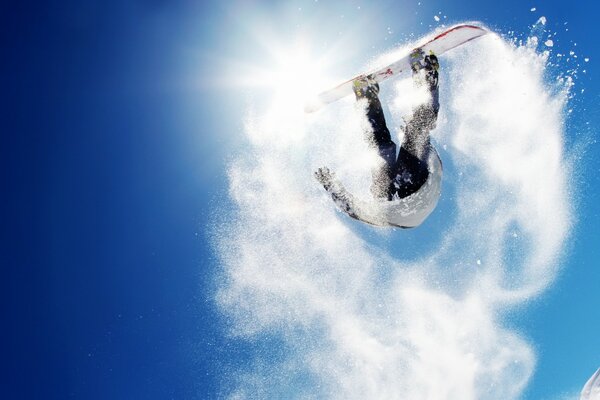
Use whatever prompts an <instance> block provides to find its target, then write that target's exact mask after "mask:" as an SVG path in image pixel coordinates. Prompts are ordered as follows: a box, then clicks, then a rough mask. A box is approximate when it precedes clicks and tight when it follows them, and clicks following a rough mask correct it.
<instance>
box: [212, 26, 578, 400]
mask: <svg viewBox="0 0 600 400" xmlns="http://www.w3.org/2000/svg"><path fill="white" fill-rule="evenodd" d="M545 61H546V60H545V58H544V56H543V55H539V54H536V53H535V52H534V51H533V50H532V49H530V48H527V47H513V46H512V45H510V44H508V43H506V42H504V41H503V40H502V39H500V38H499V37H496V36H491V35H490V36H488V37H484V38H482V39H479V40H477V41H473V42H472V43H469V44H468V45H465V46H463V47H461V48H459V49H455V50H454V51H453V52H451V54H449V55H448V56H443V57H442V59H441V63H442V75H441V91H442V99H441V103H442V111H441V115H440V119H439V122H438V128H437V129H436V131H435V132H434V138H433V141H434V143H435V144H437V145H438V147H440V148H441V147H442V146H443V145H447V149H448V152H446V153H444V154H445V157H446V158H445V160H444V161H445V163H446V174H445V180H446V183H445V192H444V193H443V194H442V196H447V197H446V204H447V205H446V206H445V208H444V209H443V210H440V211H443V212H445V213H446V214H445V217H444V218H445V219H446V220H452V223H449V224H447V225H446V226H444V227H442V228H440V229H443V230H444V231H443V232H435V231H434V230H435V229H436V227H435V226H432V225H428V226H427V227H421V228H418V229H420V230H421V231H418V230H416V231H382V230H375V228H367V227H365V228H363V227H361V226H360V225H359V224H358V223H356V222H354V221H352V220H350V219H349V218H347V217H346V216H345V215H344V214H341V213H339V212H337V211H336V210H335V208H334V206H333V203H332V202H331V201H330V199H328V198H327V196H326V194H325V193H324V192H323V191H322V190H321V189H320V188H319V187H318V185H317V183H316V182H315V181H314V180H313V178H312V171H313V170H314V169H315V168H316V167H318V166H322V165H328V166H330V167H332V169H333V170H335V171H336V173H337V174H338V176H339V178H340V179H341V180H342V181H344V183H346V184H347V186H348V187H349V189H350V190H352V191H354V192H355V193H357V194H358V195H359V196H363V197H366V196H369V191H368V187H369V179H370V176H369V165H370V163H371V162H372V159H373V157H372V154H371V153H370V152H369V149H368V148H367V145H366V144H365V143H364V142H363V141H361V140H360V138H361V136H362V131H361V118H360V115H359V112H358V111H357V110H356V109H355V107H354V106H353V102H354V101H353V99H348V100H345V101H341V102H338V103H336V104H333V105H330V106H328V107H327V109H325V110H323V111H321V112H320V113H318V114H316V115H311V116H309V117H308V119H307V120H306V119H305V118H306V117H305V116H303V115H302V114H301V110H300V111H299V113H298V114H297V115H296V114H294V113H286V114H285V118H280V117H278V116H281V115H283V114H282V113H281V111H280V112H278V113H273V112H271V113H262V112H259V111H256V110H254V111H251V112H249V115H248V120H247V124H246V134H247V136H248V140H249V147H248V148H247V149H246V151H245V152H243V153H240V154H238V155H237V156H236V158H235V160H234V161H233V162H232V163H231V166H230V171H229V178H230V195H231V198H232V199H233V201H234V203H235V204H236V205H237V207H238V209H237V211H236V212H235V213H234V214H233V215H231V216H230V217H231V218H230V219H229V220H230V222H229V223H228V224H227V225H225V226H222V227H221V228H220V229H219V230H218V231H216V232H215V240H216V244H217V245H218V247H219V250H220V256H221V259H222V264H223V277H222V279H223V281H222V283H221V289H220V291H219V294H218V299H217V300H218V303H219V305H220V306H221V307H222V310H223V311H224V312H225V313H227V314H228V315H230V316H231V317H232V318H233V321H234V322H233V327H232V334H234V335H237V336H240V337H243V338H245V339H248V340H250V341H260V340H262V339H264V338H265V336H266V337H276V338H279V339H282V341H283V343H284V345H285V356H284V357H283V359H282V357H278V358H276V357H273V356H272V355H270V354H269V352H268V351H267V352H266V353H265V354H263V358H262V359H259V360H256V362H255V364H253V365H254V366H253V367H251V368H247V369H246V370H244V371H241V372H240V374H239V377H238V379H237V380H235V385H236V386H235V388H234V390H233V391H232V394H231V397H232V398H253V397H256V396H257V395H258V394H260V396H258V397H264V398H298V397H307V398H331V399H336V398H339V399H364V398H378V399H393V398H408V399H429V398H436V399H458V398H459V399H467V400H468V399H482V398H485V399H513V398H518V397H519V395H520V393H521V391H522V389H523V388H524V386H525V385H526V383H527V382H528V379H529V377H530V376H531V374H532V373H533V370H534V366H535V354H534V351H533V349H532V346H531V345H530V344H529V343H528V342H527V339H526V338H523V337H522V336H521V335H520V334H519V332H517V331H514V330H511V328H509V327H507V326H505V324H504V323H503V317H504V316H505V312H506V311H508V310H512V309H513V308H512V307H514V306H519V305H522V304H523V303H524V302H526V301H528V300H530V299H532V298H533V297H535V296H536V295H538V294H540V293H541V292H542V291H543V290H544V289H546V288H547V287H548V285H550V284H551V283H552V281H553V280H554V278H555V277H556V275H557V271H558V267H559V263H558V261H559V259H560V256H561V252H562V251H563V248H564V244H565V241H566V238H567V236H568V234H569V230H570V225H571V212H572V210H571V198H570V190H569V189H570V188H569V186H568V181H567V175H568V174H569V169H570V166H569V165H568V164H567V163H566V161H565V154H564V149H563V134H564V132H563V129H564V123H563V122H564V121H563V113H564V107H565V101H566V97H567V93H566V90H558V91H557V90H556V88H548V87H547V86H546V84H545V83H544V81H543V78H542V75H543V72H544V67H545ZM399 82H400V81H399ZM402 85H403V84H402V83H397V85H396V86H394V85H391V84H388V83H385V84H383V85H382V98H384V100H385V101H386V102H387V104H389V111H390V115H389V117H388V123H389V124H390V125H393V124H394V121H401V114H402V113H404V112H406V96H407V95H408V94H407V91H405V90H399V89H400V88H403V86H402ZM394 88H396V89H394ZM386 91H387V93H388V94H387V95H386V94H385V93H386ZM392 93H393V98H391V97H389V96H391V94H392ZM384 96H387V97H384ZM278 107H284V105H282V104H278ZM444 154H443V155H444ZM450 197H452V198H451V199H450ZM423 229H429V230H431V235H423ZM416 235H418V237H419V238H423V237H425V238H430V239H429V241H430V242H429V243H425V244H424V245H423V244H422V243H421V244H420V245H421V247H422V248H425V250H424V251H422V252H421V253H420V256H418V257H416V258H414V257H413V258H408V257H405V258H403V257H400V258H398V257H395V256H393V255H392V254H391V253H389V252H388V251H387V250H386V246H383V245H381V246H380V245H378V243H388V244H391V245H392V246H406V244H407V243H411V241H410V240H408V239H409V238H415V237H417V236H416ZM436 238H438V239H436ZM421 240H422V239H421ZM426 240H427V239H426ZM406 253H407V254H409V253H410V249H407V251H406Z"/></svg>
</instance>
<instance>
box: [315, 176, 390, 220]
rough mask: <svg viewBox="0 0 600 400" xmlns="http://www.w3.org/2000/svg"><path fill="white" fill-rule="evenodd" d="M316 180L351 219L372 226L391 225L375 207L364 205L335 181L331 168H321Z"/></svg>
mask: <svg viewBox="0 0 600 400" xmlns="http://www.w3.org/2000/svg"><path fill="white" fill-rule="evenodd" d="M315 178H316V179H317V180H318V181H319V182H320V183H321V184H322V185H323V187H324V188H325V190H326V191H327V192H328V193H329V194H330V195H331V198H332V199H333V202H334V203H335V204H336V206H337V207H338V208H339V209H340V210H342V211H343V212H345V213H346V214H348V215H349V216H350V217H352V218H354V219H356V220H359V221H362V222H365V223H367V224H371V225H377V226H386V225H389V224H387V223H385V221H383V220H382V218H381V215H379V214H378V213H377V212H375V210H373V209H372V208H373V207H369V206H368V205H366V204H363V202H361V201H359V200H357V199H356V198H355V197H354V196H353V195H352V194H351V193H350V192H348V191H347V190H346V188H345V187H344V185H342V183H341V182H340V181H338V180H337V179H335V174H334V173H333V172H331V171H330V170H329V168H327V167H322V168H319V169H318V170H317V171H316V172H315Z"/></svg>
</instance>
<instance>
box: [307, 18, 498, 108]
mask: <svg viewBox="0 0 600 400" xmlns="http://www.w3.org/2000/svg"><path fill="white" fill-rule="evenodd" d="M487 33H489V31H488V30H487V29H484V28H481V27H479V26H475V25H456V26H454V27H452V28H450V29H448V30H446V31H444V32H442V33H440V34H438V35H436V36H435V37H433V38H432V39H430V40H427V41H426V42H425V43H423V44H422V45H420V46H417V47H416V48H415V49H413V50H412V51H410V52H409V53H408V54H406V56H404V57H402V58H401V59H399V60H398V61H395V62H393V63H392V64H390V65H388V66H386V67H383V68H381V69H378V70H376V71H373V72H371V73H369V74H361V75H358V76H355V77H354V78H352V79H348V80H347V81H345V82H344V83H341V84H339V85H338V86H336V87H334V88H332V89H329V90H326V91H324V92H322V93H320V94H318V95H317V96H316V98H313V99H311V100H309V101H308V102H306V104H305V106H304V111H305V112H307V113H311V112H315V111H317V110H319V109H320V108H321V107H323V106H324V105H326V104H329V103H333V102H334V101H337V100H340V99H342V98H344V97H346V96H348V95H350V94H352V85H353V82H354V81H355V80H356V79H361V78H364V77H366V76H369V77H370V78H371V79H374V80H375V81H377V82H382V81H384V80H386V79H388V78H390V77H392V76H397V75H399V74H401V73H402V72H404V71H407V70H410V62H409V60H410V54H411V53H412V52H413V51H415V50H417V49H421V50H423V52H424V54H430V52H433V53H434V54H435V55H437V56H439V55H441V54H444V53H445V52H447V51H448V50H450V49H453V48H455V47H458V46H460V45H461V44H464V43H467V42H468V41H470V40H473V39H476V38H478V37H480V36H483V35H485V34H487Z"/></svg>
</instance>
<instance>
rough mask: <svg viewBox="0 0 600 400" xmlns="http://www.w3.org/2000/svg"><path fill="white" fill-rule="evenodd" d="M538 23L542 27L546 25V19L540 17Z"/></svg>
mask: <svg viewBox="0 0 600 400" xmlns="http://www.w3.org/2000/svg"><path fill="white" fill-rule="evenodd" d="M538 22H539V23H540V24H542V25H546V17H540V19H538Z"/></svg>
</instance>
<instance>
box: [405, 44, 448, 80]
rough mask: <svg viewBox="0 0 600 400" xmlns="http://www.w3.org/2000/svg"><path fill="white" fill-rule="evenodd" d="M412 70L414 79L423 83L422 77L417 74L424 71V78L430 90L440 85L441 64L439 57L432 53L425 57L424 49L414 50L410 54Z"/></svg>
mask: <svg viewBox="0 0 600 400" xmlns="http://www.w3.org/2000/svg"><path fill="white" fill-rule="evenodd" d="M409 62H410V69H411V70H412V71H413V77H414V78H415V79H416V80H417V81H421V79H418V78H420V76H419V77H418V76H417V74H419V72H420V71H421V70H423V72H424V73H423V78H424V80H425V82H427V84H428V85H429V88H430V89H433V88H435V87H437V83H438V70H439V69H440V63H439V61H438V58H437V56H436V55H435V54H434V53H433V51H430V52H429V54H428V55H425V52H424V51H423V49H414V50H413V52H412V53H410V59H409Z"/></svg>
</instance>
